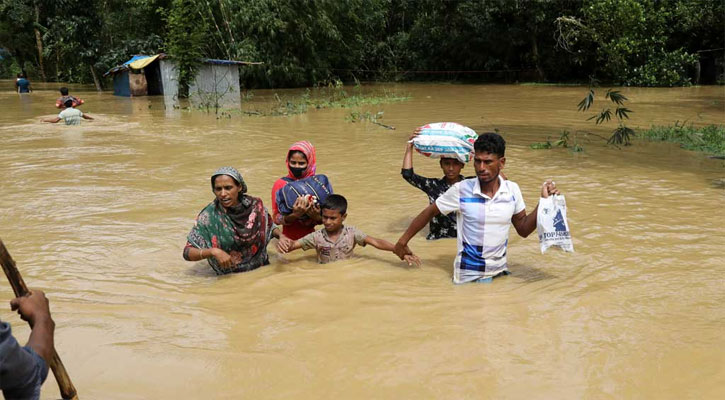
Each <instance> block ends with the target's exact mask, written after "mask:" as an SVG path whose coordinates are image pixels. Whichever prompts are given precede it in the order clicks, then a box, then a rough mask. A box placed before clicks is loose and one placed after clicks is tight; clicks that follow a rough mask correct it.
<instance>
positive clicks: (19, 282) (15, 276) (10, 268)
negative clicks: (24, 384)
mask: <svg viewBox="0 0 725 400" xmlns="http://www.w3.org/2000/svg"><path fill="white" fill-rule="evenodd" d="M0 264H2V266H3V271H5V276H7V278H8V281H10V286H12V288H13V292H15V297H21V296H25V295H27V294H28V293H29V290H28V287H27V286H25V281H23V277H22V276H20V271H18V268H17V267H16V266H15V261H14V260H13V258H12V257H10V253H8V249H7V248H5V244H4V243H3V241H2V239H0ZM48 365H49V366H50V369H51V370H52V371H53V375H54V376H55V380H56V382H58V387H59V388H60V394H61V396H63V398H64V399H71V400H73V399H74V400H78V392H76V388H75V386H73V382H71V380H70V377H69V376H68V371H66V370H65V366H63V362H62V361H61V360H60V356H58V353H57V352H56V351H55V349H53V356H52V358H51V359H50V360H49V362H48Z"/></svg>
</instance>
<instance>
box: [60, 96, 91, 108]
mask: <svg viewBox="0 0 725 400" xmlns="http://www.w3.org/2000/svg"><path fill="white" fill-rule="evenodd" d="M68 100H73V107H78V106H80V105H81V104H83V103H85V101H83V100H82V99H79V98H77V97H75V96H71V95H68V96H61V97H59V98H58V100H56V101H55V106H56V107H58V108H65V102H66V101H68Z"/></svg>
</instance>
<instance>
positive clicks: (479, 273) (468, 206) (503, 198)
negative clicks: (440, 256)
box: [436, 176, 526, 283]
mask: <svg viewBox="0 0 725 400" xmlns="http://www.w3.org/2000/svg"><path fill="white" fill-rule="evenodd" d="M498 179H499V184H500V187H499V189H498V191H497V192H496V194H494V196H493V198H491V197H489V196H487V195H485V194H483V193H481V186H480V184H479V182H478V178H471V179H465V180H463V181H461V182H458V183H456V184H455V185H453V186H451V188H450V189H448V191H446V192H445V193H444V194H443V195H442V196H440V197H438V199H437V200H436V206H437V207H438V210H440V212H441V213H444V214H448V213H450V212H455V213H456V218H457V225H458V239H457V240H458V254H457V255H456V260H455V261H454V263H453V268H454V269H453V281H454V282H455V283H466V282H470V281H474V280H476V279H480V278H488V277H490V276H494V275H496V274H499V273H501V272H503V271H506V270H507V269H508V266H507V265H506V248H507V246H508V238H509V229H510V227H511V217H513V216H514V215H515V214H518V213H520V212H521V211H523V210H525V209H526V205H525V204H524V199H523V196H522V195H521V189H520V188H519V185H517V184H516V183H515V182H511V181H508V180H504V179H503V178H501V177H500V176H499V178H498Z"/></svg>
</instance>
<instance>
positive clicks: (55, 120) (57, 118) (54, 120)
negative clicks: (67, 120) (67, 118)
mask: <svg viewBox="0 0 725 400" xmlns="http://www.w3.org/2000/svg"><path fill="white" fill-rule="evenodd" d="M60 121H61V119H60V117H55V118H43V119H41V120H40V122H50V123H51V124H54V123H56V122H60Z"/></svg>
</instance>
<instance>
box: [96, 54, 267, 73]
mask: <svg viewBox="0 0 725 400" xmlns="http://www.w3.org/2000/svg"><path fill="white" fill-rule="evenodd" d="M155 56H158V58H159V59H160V60H161V59H164V58H167V56H166V54H165V53H160V54H157V55H155ZM149 57H154V56H146V55H136V56H133V57H131V59H130V60H128V61H126V62H125V63H123V64H121V65H118V66H115V67H113V68H111V69H109V70H108V72H106V73H105V74H103V76H107V75H109V74H115V73H117V72H120V71H125V70H127V69H130V68H131V67H130V66H129V64H131V63H132V62H134V61H138V60H141V59H144V58H149ZM202 62H203V63H204V64H214V65H260V64H264V63H262V62H259V61H236V60H218V59H214V58H205V59H203V60H202Z"/></svg>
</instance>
